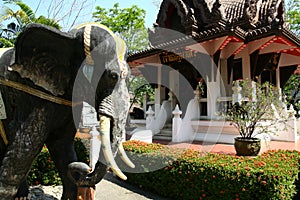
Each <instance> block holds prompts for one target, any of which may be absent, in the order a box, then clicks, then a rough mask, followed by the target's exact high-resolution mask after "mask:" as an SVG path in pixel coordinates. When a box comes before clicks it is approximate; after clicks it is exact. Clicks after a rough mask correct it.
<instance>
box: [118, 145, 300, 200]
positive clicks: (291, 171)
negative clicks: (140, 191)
mask: <svg viewBox="0 0 300 200" xmlns="http://www.w3.org/2000/svg"><path fill="white" fill-rule="evenodd" d="M124 148H125V150H126V151H129V152H128V154H129V155H130V152H135V154H133V155H136V154H137V152H139V153H140V154H141V155H142V156H148V160H149V159H150V160H151V163H152V165H154V164H155V163H154V162H155V161H156V162H162V159H164V158H166V157H168V160H169V162H168V163H169V164H168V165H165V167H164V168H162V169H160V170H157V171H153V172H148V171H147V170H145V172H147V173H126V175H127V177H128V180H127V181H129V182H130V183H132V184H135V185H137V186H139V187H141V188H144V189H146V190H150V191H152V192H155V193H157V194H160V195H162V196H166V197H170V198H172V199H260V200H261V199H265V200H269V199H292V198H293V197H295V196H296V192H297V191H296V185H298V184H299V180H298V173H299V162H298V161H299V156H300V153H299V152H298V151H283V150H278V151H268V152H266V153H264V154H262V155H261V156H257V157H255V158H245V157H238V156H233V155H225V154H214V153H207V154H203V153H200V152H198V151H193V150H177V151H176V150H175V149H174V148H167V147H164V148H163V147H161V146H160V145H159V146H157V147H156V145H155V144H147V143H143V142H136V141H128V142H125V143H124ZM151 149H152V151H151ZM167 149H169V150H168V151H167ZM166 151H167V152H169V153H168V154H167V156H166V153H165V152H166ZM172 152H174V154H172ZM179 152H180V154H179ZM172 157H173V158H172ZM131 159H132V161H133V162H134V163H135V164H136V167H140V165H141V164H140V163H139V160H140V159H138V158H137V157H134V156H132V155H131ZM135 159H137V161H136V160H135ZM146 161H147V160H145V163H144V164H145V165H147V163H146ZM165 163H167V162H165Z"/></svg>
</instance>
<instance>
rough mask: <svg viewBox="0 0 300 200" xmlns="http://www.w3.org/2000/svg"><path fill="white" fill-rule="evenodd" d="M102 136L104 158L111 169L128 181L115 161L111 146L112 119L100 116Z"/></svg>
mask: <svg viewBox="0 0 300 200" xmlns="http://www.w3.org/2000/svg"><path fill="white" fill-rule="evenodd" d="M99 117H100V134H101V143H102V144H101V148H102V151H103V155H104V158H105V160H106V162H107V164H108V166H109V168H110V169H111V170H112V171H113V172H114V173H115V174H116V175H117V176H118V177H120V178H121V179H123V180H126V179H127V177H126V176H125V175H124V174H123V172H122V171H121V170H120V169H119V167H118V166H117V163H116V161H115V159H114V156H113V153H112V150H111V146H110V118H109V117H106V116H103V115H100V116H99Z"/></svg>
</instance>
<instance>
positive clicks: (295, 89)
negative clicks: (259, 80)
mask: <svg viewBox="0 0 300 200" xmlns="http://www.w3.org/2000/svg"><path fill="white" fill-rule="evenodd" d="M283 92H284V94H285V95H286V101H287V104H288V106H290V105H293V107H294V109H295V111H296V117H300V115H299V114H300V113H299V111H300V74H293V75H292V76H291V77H290V78H289V80H288V81H287V82H286V84H285V86H284V88H283Z"/></svg>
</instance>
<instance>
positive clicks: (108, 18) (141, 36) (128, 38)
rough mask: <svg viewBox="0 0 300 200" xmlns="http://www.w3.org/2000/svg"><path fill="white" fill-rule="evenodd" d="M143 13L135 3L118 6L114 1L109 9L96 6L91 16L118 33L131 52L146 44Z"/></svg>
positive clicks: (146, 35) (140, 48) (144, 46)
mask: <svg viewBox="0 0 300 200" xmlns="http://www.w3.org/2000/svg"><path fill="white" fill-rule="evenodd" d="M145 15H146V11H145V10H143V9H141V8H139V7H138V6H136V5H133V6H131V7H130V8H120V7H119V4H118V3H116V4H114V6H113V8H110V9H106V8H102V7H100V6H96V11H95V12H94V13H93V18H94V19H95V21H96V22H99V23H101V24H103V25H106V26H107V27H109V28H110V29H111V30H112V31H113V32H115V33H116V34H117V35H119V36H120V37H121V38H122V39H123V40H124V41H125V42H126V44H127V47H128V51H129V53H133V52H137V51H139V50H142V49H145V48H146V47H147V46H148V34H147V30H146V28H145V20H144V19H145Z"/></svg>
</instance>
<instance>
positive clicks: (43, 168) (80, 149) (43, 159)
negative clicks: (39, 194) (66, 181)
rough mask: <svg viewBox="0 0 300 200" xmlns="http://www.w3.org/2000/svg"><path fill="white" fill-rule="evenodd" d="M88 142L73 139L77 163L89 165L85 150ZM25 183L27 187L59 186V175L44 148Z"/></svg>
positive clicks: (87, 154) (47, 151)
mask: <svg viewBox="0 0 300 200" xmlns="http://www.w3.org/2000/svg"><path fill="white" fill-rule="evenodd" d="M87 144H88V140H87V139H79V138H75V141H74V145H75V151H76V154H77V157H78V161H79V162H84V163H86V164H88V163H89V153H88V150H87V146H88V145H87ZM27 181H28V184H29V185H39V184H41V185H61V184H62V182H61V179H60V177H59V173H58V171H57V169H56V167H55V164H54V162H53V161H52V159H51V156H50V153H49V150H48V149H47V147H46V146H44V147H43V149H42V151H41V152H40V154H39V155H38V157H37V158H36V159H35V161H34V163H33V165H32V167H31V170H30V171H29V174H28V177H27Z"/></svg>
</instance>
